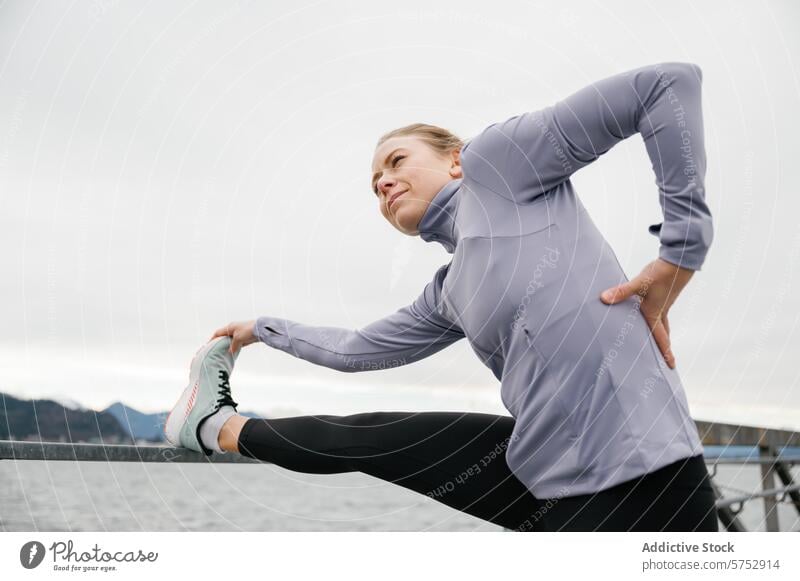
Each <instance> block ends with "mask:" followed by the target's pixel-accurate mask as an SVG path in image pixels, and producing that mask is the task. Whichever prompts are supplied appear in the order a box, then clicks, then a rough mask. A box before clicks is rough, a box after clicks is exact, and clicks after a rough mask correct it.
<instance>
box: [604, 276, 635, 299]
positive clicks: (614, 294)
mask: <svg viewBox="0 0 800 581" xmlns="http://www.w3.org/2000/svg"><path fill="white" fill-rule="evenodd" d="M637 289H638V284H637V283H636V281H635V279H634V280H630V281H628V282H625V283H622V284H620V285H617V286H615V287H611V288H610V289H606V290H605V291H603V293H602V294H601V295H600V298H601V300H602V301H603V302H604V303H606V304H608V305H613V304H616V303H618V302H620V301H623V300H625V299H627V298H628V297H629V296H631V295H633V294H634V293H635V292H636V290H637Z"/></svg>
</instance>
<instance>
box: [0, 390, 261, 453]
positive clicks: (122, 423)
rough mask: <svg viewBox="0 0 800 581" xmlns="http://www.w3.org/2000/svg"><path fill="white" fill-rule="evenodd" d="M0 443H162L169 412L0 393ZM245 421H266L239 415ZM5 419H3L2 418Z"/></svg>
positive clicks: (64, 398)
mask: <svg viewBox="0 0 800 581" xmlns="http://www.w3.org/2000/svg"><path fill="white" fill-rule="evenodd" d="M2 402H5V410H3V408H2V407H0V440H28V441H44V442H75V443H77V442H94V443H105V444H133V443H135V442H136V441H141V440H146V441H149V442H164V422H165V421H166V420H167V415H168V414H169V411H163V412H157V413H151V414H148V413H144V412H140V411H139V410H137V409H134V408H132V407H130V406H128V405H125V404H124V403H122V402H119V401H118V402H116V403H113V404H111V405H110V406H108V407H107V408H106V409H104V410H102V411H95V410H93V409H89V408H86V407H84V406H83V405H82V404H81V403H80V402H77V401H75V400H74V399H71V398H69V397H63V396H59V395H57V396H54V397H48V398H47V399H34V400H27V399H21V398H17V397H14V396H11V395H8V394H4V393H0V403H2ZM239 413H240V414H241V415H243V416H246V417H248V418H260V417H267V416H264V415H262V414H257V413H255V412H244V411H242V412H239ZM3 416H5V417H3Z"/></svg>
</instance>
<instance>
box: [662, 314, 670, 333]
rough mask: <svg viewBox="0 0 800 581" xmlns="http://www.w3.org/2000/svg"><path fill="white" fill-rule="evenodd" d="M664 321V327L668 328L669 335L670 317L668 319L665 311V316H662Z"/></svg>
mask: <svg viewBox="0 0 800 581" xmlns="http://www.w3.org/2000/svg"><path fill="white" fill-rule="evenodd" d="M662 322H663V323H664V329H666V330H667V335H669V334H670V333H669V319H667V314H666V313H664V316H663V317H662Z"/></svg>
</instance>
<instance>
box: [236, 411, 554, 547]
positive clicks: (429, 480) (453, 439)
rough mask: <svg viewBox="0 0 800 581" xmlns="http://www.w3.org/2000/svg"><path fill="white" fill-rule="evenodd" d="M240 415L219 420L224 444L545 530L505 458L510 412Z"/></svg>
mask: <svg viewBox="0 0 800 581" xmlns="http://www.w3.org/2000/svg"><path fill="white" fill-rule="evenodd" d="M238 418H240V419H236V418H231V419H229V420H228V422H227V423H226V424H225V426H223V430H222V432H223V433H221V434H220V443H221V445H222V447H223V448H224V449H226V450H231V451H237V452H239V453H240V454H242V455H244V456H249V457H251V458H258V459H260V460H265V461H268V462H272V463H274V464H277V465H278V466H281V467H283V468H287V469H289V470H294V471H297V472H305V473H314V474H332V473H341V472H363V473H365V474H369V475H371V476H375V477H377V478H380V479H382V480H386V481H388V482H392V483H394V484H397V485H399V486H403V487H404V488H408V489H410V490H414V491H415V492H419V493H421V494H425V495H427V496H429V497H430V498H433V499H434V500H437V501H439V502H441V503H443V504H446V505H447V506H450V507H452V508H455V509H457V510H460V511H462V512H465V513H467V514H471V515H473V516H476V517H478V518H481V519H484V520H487V521H489V522H492V523H495V524H498V525H501V526H504V527H507V528H511V529H518V530H528V531H534V530H543V525H542V524H541V519H540V518H539V515H540V514H541V513H540V512H539V507H540V502H539V500H538V499H536V498H535V497H534V496H533V495H532V494H531V493H530V491H528V489H527V488H526V487H525V486H524V485H523V484H522V483H521V482H520V481H519V480H518V479H517V478H516V477H515V476H514V474H513V473H512V472H511V470H510V469H509V468H508V465H507V464H506V461H505V451H506V447H507V446H508V442H509V439H510V437H511V431H512V429H513V427H514V420H513V418H511V417H507V416H496V415H492V414H480V413H460V412H370V413H360V414H353V415H348V416H333V415H317V416H297V417H288V418H274V419H254V418H249V419H247V418H242V416H238ZM229 424H230V425H229ZM225 428H228V431H227V436H226V435H225V432H226V430H225ZM237 433H238V440H237V441H236V442H235V445H234V442H232V441H231V438H232V436H234V435H236V434H237ZM223 440H224V441H223Z"/></svg>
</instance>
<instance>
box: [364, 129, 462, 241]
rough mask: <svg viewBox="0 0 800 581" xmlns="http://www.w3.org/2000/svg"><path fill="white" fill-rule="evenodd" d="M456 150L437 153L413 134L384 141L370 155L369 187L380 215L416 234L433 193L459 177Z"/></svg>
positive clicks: (405, 232)
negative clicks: (447, 152) (443, 153)
mask: <svg viewBox="0 0 800 581" xmlns="http://www.w3.org/2000/svg"><path fill="white" fill-rule="evenodd" d="M459 154H460V150H458V149H454V150H453V151H452V152H451V154H450V155H447V156H440V155H439V154H438V153H437V152H436V151H434V150H433V149H432V148H431V147H430V146H429V145H428V144H427V143H425V142H424V141H423V140H421V139H420V138H418V137H414V136H404V137H392V138H390V139H387V140H386V141H384V142H383V143H382V144H381V145H380V146H379V147H378V148H377V149H376V150H375V156H374V157H373V159H372V176H373V177H372V191H373V192H374V193H375V195H376V196H377V197H378V203H379V204H380V209H381V214H383V217H384V218H386V219H387V220H388V221H389V223H390V224H391V225H392V226H394V227H395V228H397V229H398V230H400V231H401V232H403V233H404V234H408V235H409V236H416V235H417V234H419V230H418V226H419V222H420V220H421V219H422V215H423V214H424V213H425V210H427V209H428V206H429V205H430V203H431V200H433V198H434V196H436V194H438V193H439V191H440V190H441V189H442V188H443V187H444V186H445V184H447V182H449V181H452V180H454V179H459V178H461V177H462V173H461V163H460V160H459ZM398 193H400V195H399V196H396V197H395V195H396V194H398ZM393 198H394V199H393ZM390 202H391V204H390Z"/></svg>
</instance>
